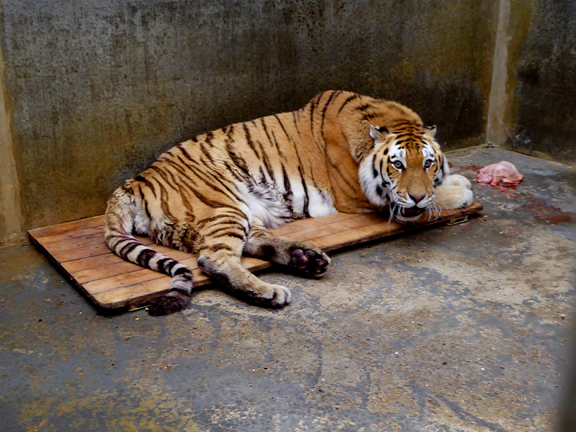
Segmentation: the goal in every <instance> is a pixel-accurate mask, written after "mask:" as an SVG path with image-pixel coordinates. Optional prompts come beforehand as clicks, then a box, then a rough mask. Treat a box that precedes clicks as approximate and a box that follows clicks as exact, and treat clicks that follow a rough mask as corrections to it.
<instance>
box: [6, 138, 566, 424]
mask: <svg viewBox="0 0 576 432" xmlns="http://www.w3.org/2000/svg"><path fill="white" fill-rule="evenodd" d="M449 156H450V160H451V161H452V163H453V164H454V165H455V166H457V167H467V168H459V169H456V168H455V170H456V171H457V172H458V171H459V172H461V173H464V174H465V175H468V176H469V177H473V176H474V170H475V168H474V167H473V166H478V165H485V164H488V163H493V162H497V161H500V160H508V161H511V162H513V163H514V164H516V166H517V167H518V168H519V169H520V171H521V172H522V173H523V174H524V175H525V176H526V178H525V180H524V182H523V183H522V184H521V185H520V186H519V187H518V188H517V189H516V190H512V189H505V188H500V189H498V188H492V187H490V186H486V185H474V191H475V193H476V200H477V201H479V202H481V203H483V204H484V206H485V210H484V212H483V214H482V215H483V216H482V217H478V218H473V219H472V220H471V221H470V222H469V223H467V224H463V225H458V226H451V227H446V228H433V229H429V230H426V231H423V232H420V233H417V234H413V235H410V236H406V237H399V238H396V239H393V240H389V241H382V242H374V243H371V244H369V245H365V246H362V247H358V248H355V249H350V250H347V251H344V252H340V253H336V254H333V268H332V269H331V271H330V272H329V273H328V275H327V276H326V277H325V278H323V279H321V280H306V279H300V278H297V277H294V276H290V275H284V274H281V273H276V272H269V273H266V274H264V275H263V276H262V277H263V278H264V279H265V280H267V281H270V282H274V283H281V284H283V285H286V286H288V287H289V288H291V289H292V293H293V297H294V300H293V303H292V305H290V306H289V307H287V308H285V309H282V310H266V309H259V308H257V307H255V306H249V305H247V304H245V303H243V302H241V301H239V300H236V299H235V298H232V297H230V296H227V295H225V294H223V293H221V292H220V291H217V290H206V291H203V292H200V293H198V294H197V295H196V296H195V297H194V299H193V304H192V307H191V308H190V309H189V310H187V311H185V312H184V313H180V314H177V315H172V316H168V317H163V318H152V317H149V316H148V315H147V314H146V312H145V311H138V312H133V313H128V312H126V313H123V314H119V315H115V316H105V315H102V314H101V313H99V312H97V311H96V310H95V309H93V308H92V306H91V305H90V304H89V303H88V302H87V301H86V300H85V299H84V298H83V297H82V296H81V295H79V294H78V293H77V291H76V290H75V289H74V288H73V287H72V285H70V284H69V283H68V282H66V281H65V280H63V277H62V276H61V275H60V274H59V273H58V272H57V271H56V270H54V268H53V267H52V266H51V265H50V264H49V263H48V262H47V261H46V260H45V259H44V258H43V257H42V255H40V254H39V253H38V252H37V251H36V250H35V249H34V248H33V247H31V246H28V245H26V246H20V247H10V248H4V249H0V274H1V279H0V312H1V314H2V319H1V321H0V344H1V345H0V383H1V386H0V419H1V420H0V430H2V431H37V430H38V431H57V432H63V431H107V430H110V431H224V430H226V431H235V432H240V431H306V430H311V431H366V432H368V431H396V430H404V431H548V430H554V428H555V425H556V424H557V422H558V417H559V414H558V413H559V408H558V407H559V406H560V405H561V403H562V399H563V396H564V395H565V393H566V391H567V390H566V387H568V386H567V384H566V381H567V379H568V377H567V376H566V372H567V371H568V369H569V360H570V356H569V352H570V349H571V345H572V343H573V342H574V340H575V338H574V332H573V331H572V329H573V326H572V324H573V315H574V314H573V313H572V310H573V309H572V306H573V302H574V282H575V277H574V276H575V275H574V267H575V266H574V258H575V256H576V223H575V222H576V200H575V199H574V197H575V195H576V194H575V190H576V170H575V169H572V168H570V167H568V166H565V165H561V164H558V163H555V162H550V161H545V160H540V159H535V158H531V157H528V156H523V155H519V154H514V153H509V152H506V151H503V150H497V149H484V148H476V149H470V150H465V151H458V152H455V153H451V154H450V155H449ZM560 209H561V210H560Z"/></svg>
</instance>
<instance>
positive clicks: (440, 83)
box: [0, 0, 498, 238]
mask: <svg viewBox="0 0 576 432" xmlns="http://www.w3.org/2000/svg"><path fill="white" fill-rule="evenodd" d="M0 4H1V6H2V10H1V11H2V28H1V29H0V30H1V31H0V37H1V43H2V49H3V55H4V58H5V63H6V64H5V70H4V77H3V79H4V82H5V90H6V103H5V105H6V107H7V110H8V114H7V115H8V121H9V122H10V123H11V132H10V134H9V138H10V140H11V142H10V143H9V144H10V145H5V146H4V147H5V148H6V149H7V150H6V151H5V153H6V154H9V153H10V152H12V155H13V159H14V163H13V165H14V167H15V172H16V176H12V180H17V182H18V184H17V185H16V186H17V187H16V188H13V189H12V192H10V191H7V192H3V194H4V197H5V196H7V195H11V198H10V199H3V201H4V202H7V203H8V202H12V203H13V204H11V205H12V206H18V205H19V204H18V202H20V203H21V204H20V205H21V209H19V210H20V211H19V220H18V221H17V222H15V223H13V224H12V226H14V225H15V224H16V225H18V226H20V227H21V228H22V229H23V230H25V229H29V228H32V227H38V226H43V225H49V224H54V223H57V222H62V221H66V220H72V219H77V218H82V217H86V216H92V215H96V214H100V213H102V212H103V211H104V208H105V202H106V200H107V197H108V196H109V194H110V193H111V191H112V190H113V189H114V188H116V187H117V186H118V185H120V184H121V182H122V181H123V179H125V178H127V177H130V176H132V175H135V174H136V173H138V172H139V171H141V170H142V169H144V168H145V167H146V166H147V165H148V164H149V163H150V162H151V161H153V160H154V159H155V157H156V156H157V155H158V154H159V153H160V152H162V151H163V150H165V149H166V148H167V147H169V146H171V145H173V144H174V143H176V142H178V141H181V140H183V139H186V138H188V137H191V136H192V135H194V134H198V133H201V132H204V131H208V130H211V129H214V128H218V127H221V126H224V125H226V124H229V123H231V122H235V121H240V120H249V119H252V118H255V117H259V116H262V115H266V114H270V113H274V112H278V111H283V110H292V109H295V108H298V107H300V106H302V105H303V104H305V103H306V102H307V101H308V100H309V99H310V98H311V97H312V96H313V95H315V94H316V93H318V92H320V91H322V90H326V89H333V88H336V89H346V90H352V91H357V92H360V93H364V94H369V95H373V96H377V97H384V98H389V99H396V100H398V101H400V102H403V103H405V104H407V105H409V106H411V107H412V108H414V109H415V110H417V111H418V112H419V113H420V114H421V115H422V116H423V118H424V119H425V120H426V121H427V122H428V123H430V124H436V125H438V127H439V131H440V132H439V136H440V140H442V141H444V142H447V143H448V146H449V147H451V148H453V147H461V146H467V145H470V144H476V143H481V142H483V141H484V124H485V121H486V115H487V109H488V95H489V92H490V73H491V69H492V64H491V62H492V52H493V46H494V33H495V26H496V22H497V13H498V7H497V3H496V1H486V2H482V3H478V2H477V1H475V0H464V1H452V2H421V1H419V0H409V1H403V2H398V1H392V0H389V1H369V0H360V1H354V2H342V1H336V0H332V1H311V2H299V1H289V0H286V1H266V0H250V1H243V2H238V1H229V0H226V1H224V0H219V1H218V0H216V1H201V0H188V1H186V0H176V1H166V0H156V1H143V0H142V1H125V0H102V1H98V2H90V1H87V0H72V1H70V0H66V1H64V0H0ZM9 192H10V193H9ZM7 205H8V204H7ZM11 217H14V215H12V216H11ZM2 235H3V236H4V238H5V237H6V233H3V234H2V233H0V238H2Z"/></svg>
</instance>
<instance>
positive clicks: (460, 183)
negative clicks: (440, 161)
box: [434, 174, 474, 210]
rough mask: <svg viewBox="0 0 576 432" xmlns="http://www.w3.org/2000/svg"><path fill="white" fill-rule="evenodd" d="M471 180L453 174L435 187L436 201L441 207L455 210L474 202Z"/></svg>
mask: <svg viewBox="0 0 576 432" xmlns="http://www.w3.org/2000/svg"><path fill="white" fill-rule="evenodd" d="M470 187H471V186H470V181H469V180H468V179H467V178H466V177H464V176H461V175H458V174H453V175H449V176H448V177H446V178H445V179H444V181H443V182H442V184H441V185H439V186H436V187H435V188H434V203H435V204H436V205H437V206H438V207H439V208H440V209H446V210H453V209H459V208H463V207H468V206H469V205H470V204H472V201H473V198H474V194H473V193H472V191H471V190H470Z"/></svg>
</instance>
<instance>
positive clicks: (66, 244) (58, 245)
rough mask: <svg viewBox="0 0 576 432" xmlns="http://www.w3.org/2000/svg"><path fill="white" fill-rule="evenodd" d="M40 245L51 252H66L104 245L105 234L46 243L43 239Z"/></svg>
mask: <svg viewBox="0 0 576 432" xmlns="http://www.w3.org/2000/svg"><path fill="white" fill-rule="evenodd" d="M38 242H39V243H41V244H43V245H46V247H49V248H50V251H54V252H57V251H65V250H70V249H78V248H82V247H85V246H92V245H96V244H102V243H103V242H104V233H101V232H100V233H98V234H92V235H89V236H85V237H77V238H73V239H69V240H64V241H59V242H53V243H45V242H44V241H43V240H42V239H40V240H39V241H38Z"/></svg>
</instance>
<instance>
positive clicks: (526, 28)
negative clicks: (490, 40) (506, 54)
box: [510, 0, 576, 163]
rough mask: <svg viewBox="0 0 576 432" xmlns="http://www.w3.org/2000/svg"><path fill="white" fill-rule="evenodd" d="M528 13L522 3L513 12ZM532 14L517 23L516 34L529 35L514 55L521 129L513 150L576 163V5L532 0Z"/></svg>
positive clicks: (515, 113) (515, 105)
mask: <svg viewBox="0 0 576 432" xmlns="http://www.w3.org/2000/svg"><path fill="white" fill-rule="evenodd" d="M526 3H528V2H526ZM525 9H526V8H525V5H523V4H522V2H517V4H513V8H512V10H513V11H514V10H519V11H522V10H525ZM530 12H531V13H530V17H529V18H530V20H529V21H528V22H524V23H518V24H517V31H518V32H519V33H524V34H525V37H524V38H523V40H522V42H521V43H520V44H519V46H518V48H517V49H516V52H515V53H514V55H515V56H516V58H517V61H516V63H517V66H516V67H515V68H514V69H515V71H516V88H515V89H514V90H512V91H514V94H513V107H512V108H513V111H512V112H513V117H514V118H515V121H516V127H515V133H514V135H513V137H511V140H510V142H511V147H512V148H513V149H515V150H520V151H526V152H529V153H532V154H535V155H545V156H546V155H547V156H551V157H553V158H554V159H557V160H560V161H566V162H572V163H574V162H576V2H573V1H561V0H533V1H532V2H531V11H530ZM524 15H527V14H526V13H524ZM527 18H528V17H527Z"/></svg>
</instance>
